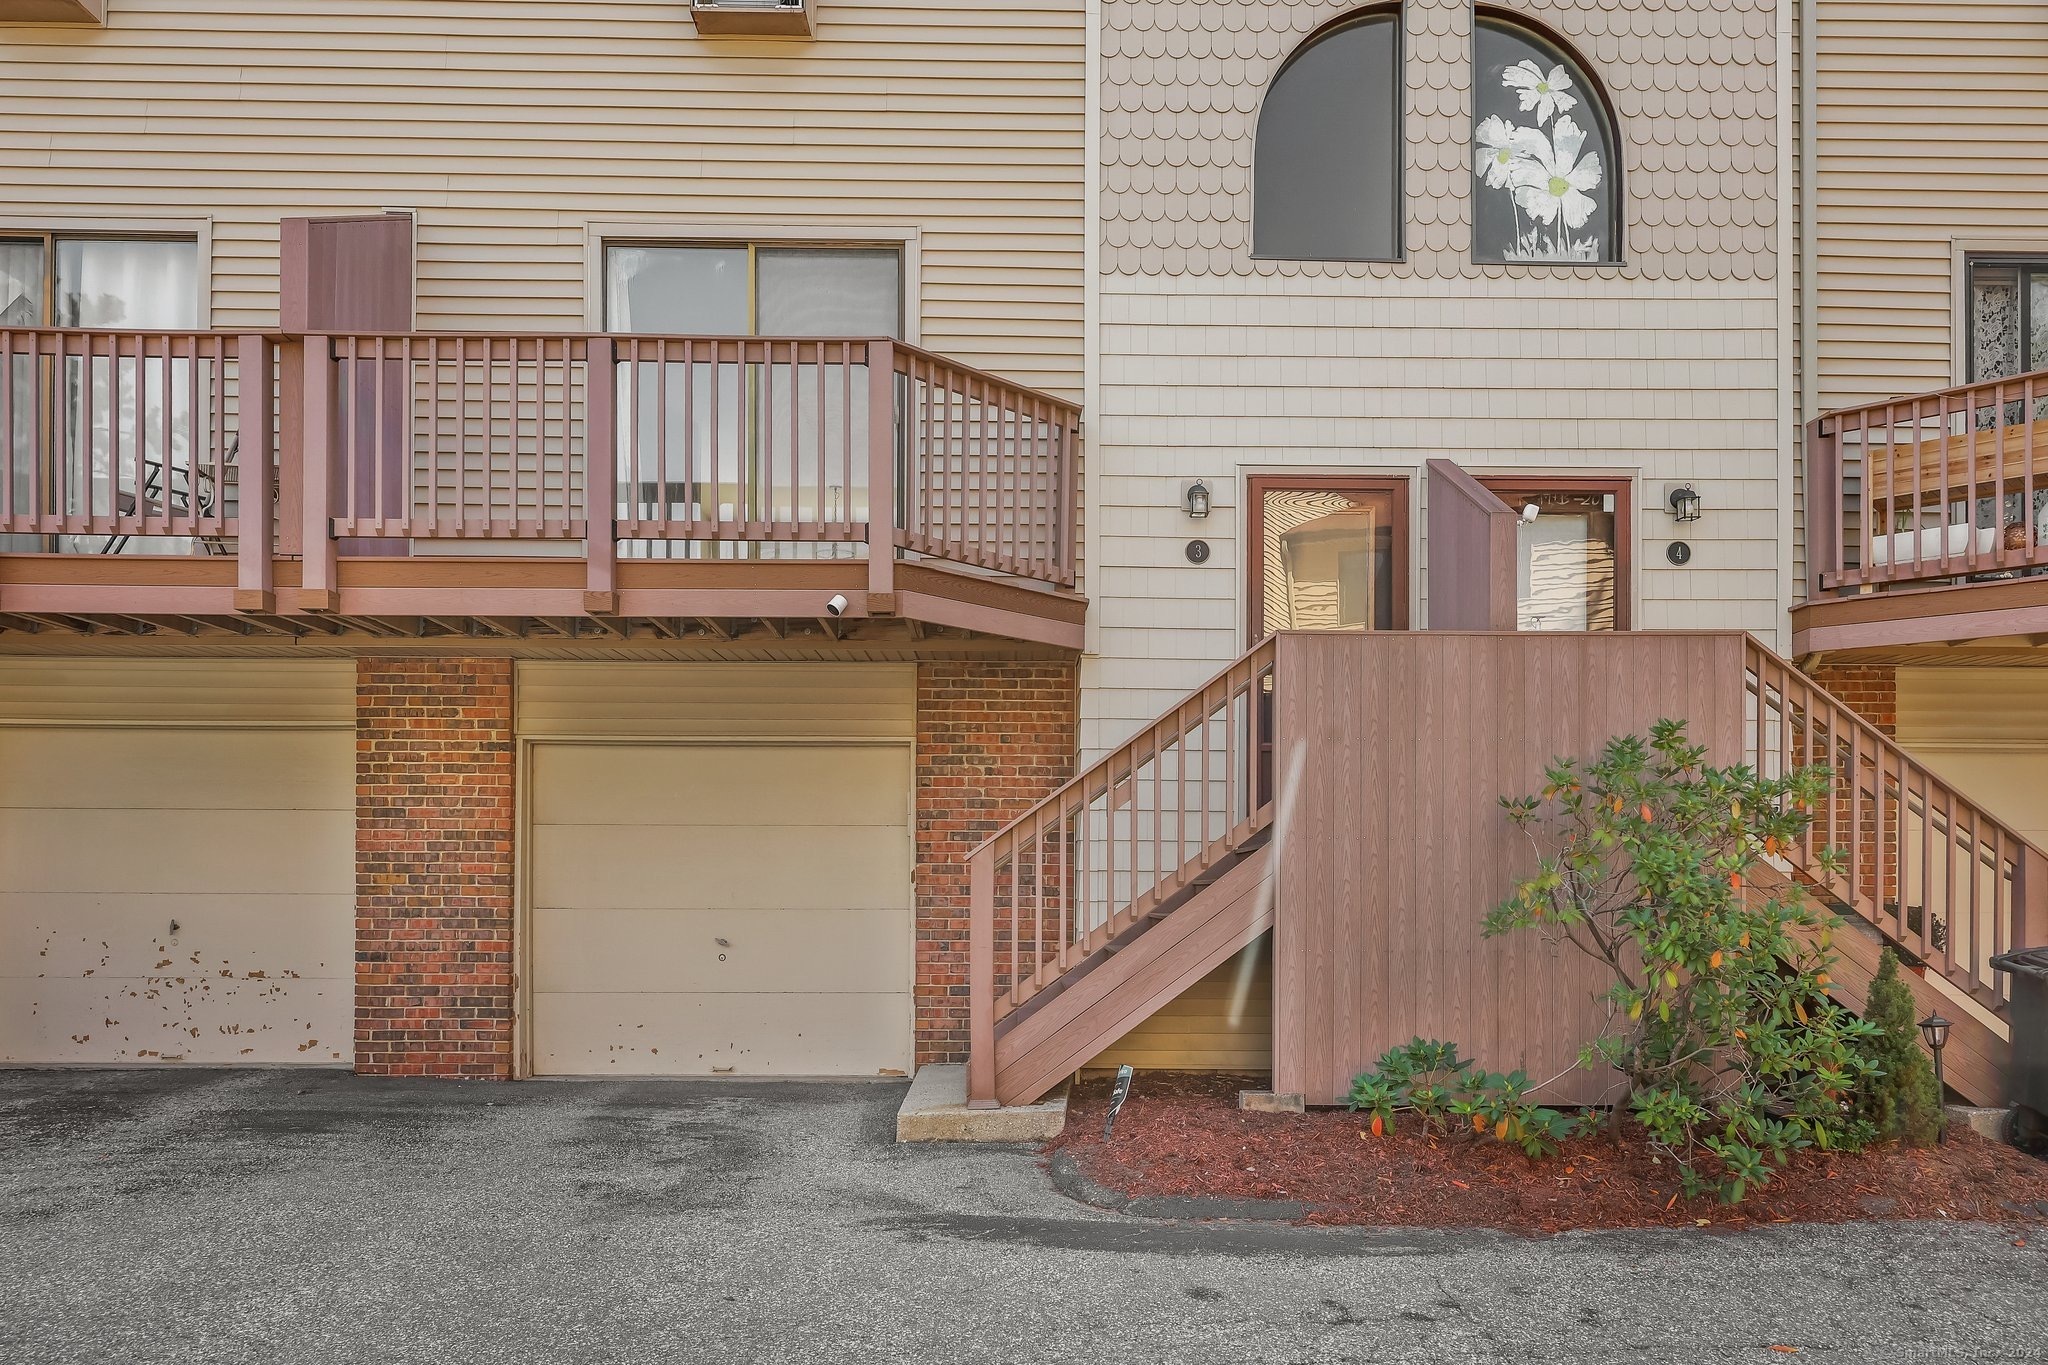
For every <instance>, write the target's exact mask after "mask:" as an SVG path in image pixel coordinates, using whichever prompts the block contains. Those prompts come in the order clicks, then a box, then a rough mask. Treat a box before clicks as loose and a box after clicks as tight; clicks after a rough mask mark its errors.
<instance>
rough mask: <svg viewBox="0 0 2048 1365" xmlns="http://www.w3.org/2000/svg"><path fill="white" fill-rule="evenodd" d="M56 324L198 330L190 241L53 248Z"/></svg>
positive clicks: (194, 249)
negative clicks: (55, 252) (55, 254)
mask: <svg viewBox="0 0 2048 1365" xmlns="http://www.w3.org/2000/svg"><path fill="white" fill-rule="evenodd" d="M57 325H58V326H59V327H136V328H159V327H160V328H164V329H166V330H172V331H189V330H191V329H192V328H195V327H197V326H198V325H199V246H198V244H197V243H196V242H176V241H164V240H154V241H117V240H114V239H112V238H101V237H73V238H68V239H64V240H61V241H59V242H58V243H57Z"/></svg>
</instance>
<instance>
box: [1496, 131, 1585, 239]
mask: <svg viewBox="0 0 2048 1365" xmlns="http://www.w3.org/2000/svg"><path fill="white" fill-rule="evenodd" d="M1585 144H1586V130H1585V129H1583V128H1581V127H1579V125H1578V124H1576V123H1574V122H1572V121H1571V119H1570V118H1569V117H1565V118H1561V119H1559V120H1558V121H1557V126H1556V127H1555V128H1553V129H1551V130H1550V140H1549V141H1547V142H1546V141H1544V140H1543V139H1541V138H1538V139H1537V140H1536V150H1535V151H1534V152H1533V153H1531V154H1530V156H1529V158H1528V159H1527V160H1526V161H1523V162H1522V163H1521V164H1520V165H1519V166H1516V167H1514V168H1512V170H1511V171H1510V180H1511V181H1512V183H1513V185H1514V191H1515V205H1516V207H1518V208H1519V209H1521V210H1522V212H1524V213H1526V214H1528V215H1529V216H1530V217H1532V218H1534V219H1536V220H1537V221H1539V222H1543V223H1555V222H1556V221H1557V220H1558V219H1559V218H1562V219H1564V225H1565V226H1566V227H1568V228H1570V229H1571V230H1572V231H1574V232H1576V231H1578V230H1579V229H1580V228H1582V227H1584V226H1585V225H1586V220H1587V219H1588V218H1591V217H1592V216H1593V210H1594V209H1595V208H1596V207H1597V205H1595V204H1594V202H1593V200H1592V198H1591V196H1589V195H1588V194H1587V193H1586V191H1587V190H1591V189H1597V188H1599V185H1600V153H1598V152H1587V153H1586V155H1585V156H1583V157H1581V156H1580V155H1579V149H1580V148H1581V147H1583V146H1585Z"/></svg>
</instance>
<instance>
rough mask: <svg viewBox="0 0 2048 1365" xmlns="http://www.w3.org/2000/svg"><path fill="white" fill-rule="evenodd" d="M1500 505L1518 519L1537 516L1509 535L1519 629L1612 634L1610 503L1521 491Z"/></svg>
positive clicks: (1614, 561)
mask: <svg viewBox="0 0 2048 1365" xmlns="http://www.w3.org/2000/svg"><path fill="white" fill-rule="evenodd" d="M1496 491H1499V490H1496ZM1500 498H1501V500H1502V501H1503V502H1505V503H1507V504H1508V506H1510V507H1513V508H1514V509H1515V510H1517V511H1521V510H1522V509H1523V508H1524V507H1528V506H1531V505H1533V506H1534V507H1535V508H1536V519H1535V520H1534V521H1533V522H1532V521H1524V522H1522V523H1521V524H1520V526H1519V527H1518V529H1517V530H1516V532H1515V540H1516V545H1517V550H1518V553H1517V556H1516V565H1515V595H1516V604H1517V610H1516V616H1517V620H1516V626H1517V628H1518V629H1521V630H1613V629H1614V628H1615V619H1614V616H1615V602H1616V599H1617V597H1618V594H1619V591H1620V573H1619V564H1618V557H1617V555H1616V553H1615V545H1614V526H1615V516H1614V498H1613V495H1612V494H1607V493H1555V492H1552V493H1545V492H1535V491H1528V490H1522V491H1517V492H1501V493H1500Z"/></svg>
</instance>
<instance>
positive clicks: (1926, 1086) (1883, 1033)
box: [1856, 948, 1942, 1147]
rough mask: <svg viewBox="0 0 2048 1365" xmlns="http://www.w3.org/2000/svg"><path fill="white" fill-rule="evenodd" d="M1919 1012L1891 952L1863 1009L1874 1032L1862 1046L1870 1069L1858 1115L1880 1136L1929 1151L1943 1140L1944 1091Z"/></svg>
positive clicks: (1883, 960)
mask: <svg viewBox="0 0 2048 1365" xmlns="http://www.w3.org/2000/svg"><path fill="white" fill-rule="evenodd" d="M1917 1012H1918V1011H1917V1010H1916V1009H1915V1008H1914V1005H1913V992H1912V991H1911V990H1910V989H1909V988H1908V987H1907V985H1906V983H1905V982H1904V981H1903V980H1901V979H1900V977H1899V957H1898V954H1897V953H1894V952H1893V951H1892V950H1891V949H1889V948H1887V949H1885V950H1884V956H1883V957H1882V958H1880V959H1879V960H1878V964H1877V976H1876V978H1875V979H1874V980H1872V981H1871V983H1870V999H1869V1000H1868V1001H1867V1002H1866V1003H1865V1004H1864V1006H1863V1020H1864V1022H1865V1023H1867V1024H1870V1025H1871V1026H1872V1028H1873V1029H1874V1032H1873V1033H1872V1034H1871V1035H1870V1036H1869V1037H1867V1038H1865V1039H1863V1040H1862V1041H1861V1042H1859V1043H1858V1045H1857V1050H1858V1051H1860V1052H1861V1053H1862V1054H1863V1056H1864V1057H1865V1059H1867V1061H1868V1062H1869V1065H1870V1070H1869V1071H1868V1072H1867V1073H1866V1074H1865V1076H1864V1078H1863V1080H1862V1082H1861V1083H1860V1084H1859V1085H1858V1086H1857V1087H1856V1113H1857V1116H1858V1117H1860V1118H1862V1119H1863V1120H1864V1121H1865V1122H1867V1123H1869V1124H1870V1126H1871V1128H1872V1129H1873V1130H1874V1131H1875V1132H1876V1133H1877V1135H1878V1136H1879V1137H1895V1138H1898V1139H1899V1140H1900V1141H1902V1142H1904V1143H1905V1144H1906V1145H1907V1146H1908V1147H1929V1146H1932V1145H1933V1144H1934V1143H1935V1141H1936V1140H1937V1139H1939V1138H1940V1136H1941V1120H1942V1113H1941V1092H1940V1091H1939V1089H1937V1088H1936V1086H1935V1084H1934V1065H1933V1063H1932V1062H1930V1061H1929V1060H1928V1059H1927V1053H1926V1052H1925V1051H1923V1050H1922V1049H1921V1047H1920V1025H1919V1024H1918V1023H1917V1022H1916V1021H1915V1020H1914V1018H1913V1016H1914V1015H1915V1014H1916V1013H1917Z"/></svg>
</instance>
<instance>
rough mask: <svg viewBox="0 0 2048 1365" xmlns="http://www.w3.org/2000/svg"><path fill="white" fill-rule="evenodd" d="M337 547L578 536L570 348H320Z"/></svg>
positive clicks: (579, 388)
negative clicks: (329, 362) (327, 356)
mask: <svg viewBox="0 0 2048 1365" xmlns="http://www.w3.org/2000/svg"><path fill="white" fill-rule="evenodd" d="M333 346H334V359H335V376H334V381H333V383H334V398H335V408H336V414H335V423H336V427H335V434H334V440H335V451H336V457H337V459H338V461H339V463H340V466H341V469H340V480H339V488H338V490H337V494H336V498H337V501H336V505H335V509H334V511H335V516H334V527H335V534H336V535H340V536H361V537H369V538H378V537H418V538H423V539H436V538H451V539H452V538H460V539H487V540H546V539H557V540H568V539H576V538H579V537H581V536H582V535H583V534H584V507H583V461H584V458H585V451H584V446H585V443H586V439H585V438H586V428H587V425H588V421H589V418H588V412H587V404H588V401H589V394H588V384H589V376H588V372H587V369H588V367H587V365H586V363H585V360H584V343H583V342H582V341H581V340H580V339H578V338H569V337H561V338H548V337H439V336H432V335H425V336H394V337H383V336H371V337H337V338H335V339H334V343H333Z"/></svg>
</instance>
